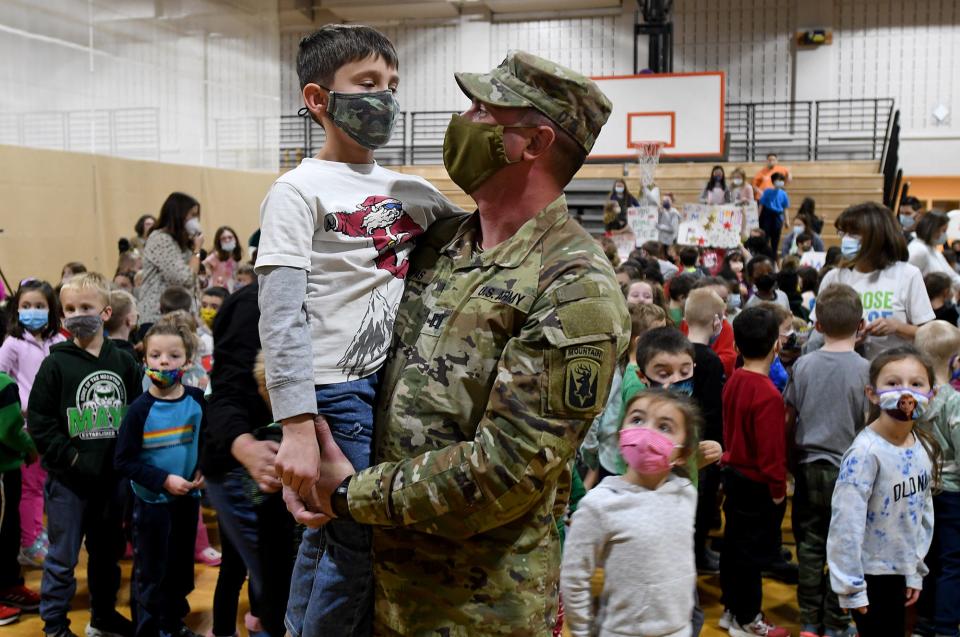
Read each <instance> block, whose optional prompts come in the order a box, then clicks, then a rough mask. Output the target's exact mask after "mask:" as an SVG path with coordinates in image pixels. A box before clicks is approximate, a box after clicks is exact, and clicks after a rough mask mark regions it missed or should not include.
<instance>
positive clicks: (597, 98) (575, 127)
mask: <svg viewBox="0 0 960 637" xmlns="http://www.w3.org/2000/svg"><path fill="white" fill-rule="evenodd" d="M454 76H455V77H456V78H457V83H458V84H459V85H460V88H461V90H463V92H464V93H466V94H467V96H468V97H470V98H471V99H476V100H479V101H481V102H483V103H485V104H492V105H493V106H506V107H513V108H517V107H521V108H523V107H530V108H535V109H537V110H538V111H540V112H541V113H543V114H544V115H546V116H547V117H549V118H550V119H551V120H552V121H553V122H554V123H555V124H556V125H557V126H559V127H560V128H562V129H563V130H564V131H566V132H567V133H568V134H569V135H570V136H571V137H573V138H574V139H575V140H577V143H578V144H580V145H581V146H582V147H583V149H584V150H585V151H587V152H588V153H589V152H590V149H591V148H593V143H594V142H595V141H597V135H599V134H600V129H601V128H603V125H604V124H605V123H606V121H607V118H608V117H609V116H610V108H611V105H610V100H609V99H607V96H606V95H604V94H603V92H602V91H601V90H600V88H599V87H597V85H596V84H595V83H594V82H593V81H592V80H590V79H589V78H586V77H584V76H583V75H580V74H579V73H577V72H576V71H571V70H570V69H568V68H566V67H564V66H560V65H559V64H557V63H555V62H551V61H550V60H546V59H544V58H542V57H538V56H536V55H533V54H532V53H527V52H525V51H510V52H509V53H507V57H506V58H504V60H503V62H501V63H500V66H498V67H497V68H495V69H493V70H492V71H490V72H489V73H455V74H454Z"/></svg>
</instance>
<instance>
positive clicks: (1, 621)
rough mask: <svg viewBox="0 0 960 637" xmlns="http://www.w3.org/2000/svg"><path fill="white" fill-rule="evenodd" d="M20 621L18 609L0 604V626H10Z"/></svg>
mask: <svg viewBox="0 0 960 637" xmlns="http://www.w3.org/2000/svg"><path fill="white" fill-rule="evenodd" d="M19 619H20V609H19V608H14V607H13V606H4V605H2V604H0V626H6V625H7V624H12V623H13V622H15V621H18V620H19Z"/></svg>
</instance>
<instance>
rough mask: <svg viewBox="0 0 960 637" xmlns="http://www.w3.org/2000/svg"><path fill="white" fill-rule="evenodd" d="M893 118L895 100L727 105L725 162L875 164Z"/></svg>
mask: <svg viewBox="0 0 960 637" xmlns="http://www.w3.org/2000/svg"><path fill="white" fill-rule="evenodd" d="M892 118H893V98H869V99H846V100H816V101H800V102H745V103H732V104H727V105H726V117H725V128H726V135H727V159H728V160H729V161H758V160H761V159H763V158H764V156H765V155H766V154H767V153H769V152H775V153H777V155H778V156H779V158H780V159H783V160H787V161H789V160H793V161H816V160H820V159H849V160H865V159H876V160H878V161H879V160H880V158H881V155H882V154H883V150H884V148H885V145H886V140H887V133H888V127H889V123H890V121H891V119H892Z"/></svg>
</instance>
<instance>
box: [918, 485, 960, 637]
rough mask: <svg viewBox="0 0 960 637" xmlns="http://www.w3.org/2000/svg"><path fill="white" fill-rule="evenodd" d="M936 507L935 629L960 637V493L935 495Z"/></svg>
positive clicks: (932, 572) (932, 550)
mask: <svg viewBox="0 0 960 637" xmlns="http://www.w3.org/2000/svg"><path fill="white" fill-rule="evenodd" d="M933 506H934V509H933V510H934V523H933V528H934V529H935V530H936V532H935V534H934V543H933V546H932V547H931V548H930V552H931V553H934V552H935V558H936V559H935V560H933V561H935V562H936V565H935V566H934V568H932V569H931V573H930V575H931V576H934V577H935V578H936V580H935V581H936V584H935V586H934V587H933V592H934V600H935V601H934V604H933V626H934V629H935V631H936V633H937V635H950V636H951V637H956V636H957V635H960V632H958V630H957V625H958V624H960V493H954V492H951V491H943V492H942V493H938V494H937V495H935V496H933ZM928 582H929V577H928ZM926 583H927V582H924V584H926ZM926 588H927V586H924V589H926ZM925 592H926V591H925Z"/></svg>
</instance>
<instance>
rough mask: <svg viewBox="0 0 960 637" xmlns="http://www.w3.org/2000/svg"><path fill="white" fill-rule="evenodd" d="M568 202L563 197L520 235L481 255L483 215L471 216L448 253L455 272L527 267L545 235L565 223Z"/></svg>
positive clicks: (546, 209) (554, 201) (530, 221)
mask: <svg viewBox="0 0 960 637" xmlns="http://www.w3.org/2000/svg"><path fill="white" fill-rule="evenodd" d="M568 216H569V213H568V212H567V199H566V197H565V196H564V195H560V196H559V197H557V198H556V199H554V200H553V202H551V203H550V204H548V205H547V207H546V208H544V209H543V210H541V211H540V212H538V213H537V215H536V216H535V217H533V218H532V219H530V220H529V221H527V222H526V223H525V224H523V225H522V226H520V229H519V230H517V232H516V234H514V235H513V236H512V237H510V238H509V239H507V240H506V241H504V242H503V243H501V244H499V245H497V246H495V247H493V248H491V249H489V250H485V251H483V252H477V250H476V239H477V237H478V235H479V234H480V217H479V213H476V214H473V215H470V217H469V218H468V219H467V220H466V221H464V224H463V226H461V227H460V230H459V232H458V233H457V235H456V237H454V239H453V241H452V242H451V243H450V245H449V247H448V248H447V250H446V253H447V255H448V256H450V257H452V258H453V260H454V267H455V268H463V267H475V266H489V265H498V266H500V267H502V268H515V267H517V266H519V265H520V264H521V263H523V262H524V261H525V260H526V258H527V256H529V254H530V252H531V251H532V250H533V248H534V246H536V245H537V244H538V243H539V242H540V240H541V239H542V238H543V235H545V234H546V233H547V231H548V230H550V229H551V228H552V227H554V226H555V225H557V224H558V223H560V222H561V221H563V220H565V219H566V218H567V217H568Z"/></svg>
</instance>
